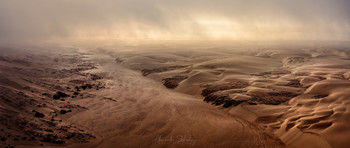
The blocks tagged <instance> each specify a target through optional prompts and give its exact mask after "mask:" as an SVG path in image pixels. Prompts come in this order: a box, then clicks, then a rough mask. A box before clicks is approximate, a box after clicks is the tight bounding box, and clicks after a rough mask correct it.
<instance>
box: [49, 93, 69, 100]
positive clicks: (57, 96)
mask: <svg viewBox="0 0 350 148" xmlns="http://www.w3.org/2000/svg"><path fill="white" fill-rule="evenodd" d="M68 96H69V95H67V94H66V93H64V92H61V91H57V92H56V94H54V95H53V99H55V100H58V99H60V98H66V97H68Z"/></svg>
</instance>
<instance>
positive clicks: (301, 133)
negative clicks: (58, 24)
mask: <svg viewBox="0 0 350 148" xmlns="http://www.w3.org/2000/svg"><path fill="white" fill-rule="evenodd" d="M168 46H169V47H167V46H159V47H157V46H152V49H148V47H144V48H145V49H147V50H137V49H134V50H131V49H130V48H128V49H127V50H110V49H108V48H106V49H101V48H100V49H84V48H81V49H77V48H68V47H46V48H44V47H35V48H33V49H32V48H28V49H22V48H21V49H15V48H1V53H2V54H1V56H0V65H1V71H0V76H1V77H0V102H1V103H0V119H1V120H0V121H1V122H0V129H1V131H2V132H1V133H0V136H1V137H0V139H1V145H4V146H5V147H6V146H9V147H11V146H16V147H31V146H32V147H37V146H40V145H44V146H47V147H60V146H65V147H116V146H117V147H346V146H347V145H349V144H350V143H349V141H348V139H349V138H350V136H349V135H350V128H349V126H348V125H349V124H350V120H349V119H350V118H349V117H350V115H349V112H348V110H349V109H350V108H349V101H348V97H350V93H348V92H349V91H348V88H350V81H349V80H350V73H349V68H350V65H349V64H348V63H349V52H348V49H347V48H344V47H347V46H339V47H338V46H335V45H332V46H321V47H314V46H309V45H299V44H297V45H295V46H291V45H290V44H278V45H269V44H268V45H260V44H259V45H256V46H253V45H244V44H239V45H235V46H232V45H230V46H217V47H216V46H212V47H210V48H203V49H199V48H198V47H196V46H183V47H182V48H186V49H179V47H178V46H177V45H168ZM335 47H338V48H335ZM134 48H135V47H134ZM139 48H143V47H139ZM163 48H169V49H177V50H163ZM57 49H59V51H58V50H57Z"/></svg>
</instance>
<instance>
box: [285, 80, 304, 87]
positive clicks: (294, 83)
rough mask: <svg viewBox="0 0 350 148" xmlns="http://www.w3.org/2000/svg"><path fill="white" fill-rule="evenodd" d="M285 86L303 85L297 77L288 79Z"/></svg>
mask: <svg viewBox="0 0 350 148" xmlns="http://www.w3.org/2000/svg"><path fill="white" fill-rule="evenodd" d="M285 86H289V87H297V88H300V87H303V85H301V84H300V81H299V80H298V79H292V80H289V82H288V83H287V84H286V85H285Z"/></svg>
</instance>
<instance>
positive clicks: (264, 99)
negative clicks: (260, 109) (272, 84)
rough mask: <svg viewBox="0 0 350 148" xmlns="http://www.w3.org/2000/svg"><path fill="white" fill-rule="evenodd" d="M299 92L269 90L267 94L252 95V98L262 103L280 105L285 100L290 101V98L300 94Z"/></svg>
mask: <svg viewBox="0 0 350 148" xmlns="http://www.w3.org/2000/svg"><path fill="white" fill-rule="evenodd" d="M298 95H299V94H295V93H292V92H287V91H279V92H268V93H267V94H266V95H260V96H258V95H251V100H252V101H256V102H259V103H261V104H267V105H279V104H282V103H284V102H287V101H289V100H290V99H292V98H294V97H296V96H298Z"/></svg>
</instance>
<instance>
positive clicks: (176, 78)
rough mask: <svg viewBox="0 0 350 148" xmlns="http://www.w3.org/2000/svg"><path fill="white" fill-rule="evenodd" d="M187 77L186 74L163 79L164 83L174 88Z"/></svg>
mask: <svg viewBox="0 0 350 148" xmlns="http://www.w3.org/2000/svg"><path fill="white" fill-rule="evenodd" d="M185 79H187V77H186V76H174V77H171V78H165V79H163V80H162V82H163V85H164V86H165V87H167V88H170V89H174V88H176V87H177V86H179V83H180V82H181V81H183V80H185Z"/></svg>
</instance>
